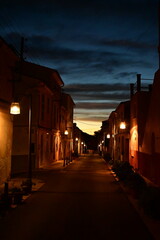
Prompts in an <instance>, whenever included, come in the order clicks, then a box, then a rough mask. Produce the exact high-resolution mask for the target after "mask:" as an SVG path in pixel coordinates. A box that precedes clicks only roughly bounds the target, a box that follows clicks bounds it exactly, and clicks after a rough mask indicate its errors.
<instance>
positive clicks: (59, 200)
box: [0, 155, 153, 240]
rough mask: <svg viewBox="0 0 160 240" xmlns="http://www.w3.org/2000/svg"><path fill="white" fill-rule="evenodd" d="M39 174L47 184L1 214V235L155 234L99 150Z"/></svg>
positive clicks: (31, 238) (90, 237)
mask: <svg viewBox="0 0 160 240" xmlns="http://www.w3.org/2000/svg"><path fill="white" fill-rule="evenodd" d="M36 177H38V178H39V179H42V180H43V181H44V182H45V185H44V186H43V187H42V188H41V189H39V191H38V192H35V193H33V194H32V195H31V196H30V197H29V198H28V199H27V200H26V201H25V203H24V204H22V205H20V206H18V207H17V208H16V209H13V210H12V211H11V212H10V213H9V214H8V215H7V216H6V217H5V218H4V219H1V220H0V226H1V237H0V239H1V240H9V239H14V240H22V239H23V240H39V239H44V240H51V239H54V240H72V239H73V240H86V239H87V240H101V239H103V240H104V239H113V240H114V239H123V240H132V239H134V240H135V239H137V240H138V239H144V240H149V239H153V238H152V237H151V235H150V233H149V231H148V230H147V228H146V226H145V225H144V223H143V222H142V220H141V219H140V217H139V215H138V214H137V212H136V211H135V209H134V208H133V207H132V205H131V204H130V202H129V201H128V199H127V197H126V195H125V194H124V193H123V191H122V190H121V188H120V186H119V184H118V183H117V182H116V181H115V179H114V177H113V176H112V175H111V173H110V171H109V170H108V169H107V166H106V163H105V161H104V160H103V159H102V158H100V157H99V156H98V155H86V156H84V157H81V158H79V159H78V160H75V161H73V163H72V164H70V165H69V166H67V167H66V168H64V169H63V168H62V169H61V170H55V169H53V170H48V171H41V172H38V173H37V175H36Z"/></svg>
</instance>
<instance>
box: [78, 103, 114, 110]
mask: <svg viewBox="0 0 160 240" xmlns="http://www.w3.org/2000/svg"><path fill="white" fill-rule="evenodd" d="M116 107H117V103H109V102H108V103H107V102H105V103H104V102H103V103H97V102H77V103H76V108H78V109H80V108H82V109H89V110H92V109H99V110H100V109H106V110H107V109H114V108H116Z"/></svg>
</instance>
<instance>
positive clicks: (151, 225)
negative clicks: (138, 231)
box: [108, 166, 160, 240]
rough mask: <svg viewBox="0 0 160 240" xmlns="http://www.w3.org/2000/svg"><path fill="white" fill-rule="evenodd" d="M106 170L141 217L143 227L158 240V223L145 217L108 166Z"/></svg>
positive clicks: (159, 233) (159, 231) (159, 228)
mask: <svg viewBox="0 0 160 240" xmlns="http://www.w3.org/2000/svg"><path fill="white" fill-rule="evenodd" d="M108 169H109V170H110V172H111V174H112V175H113V176H114V178H115V180H116V181H117V182H118V183H119V185H120V186H121V188H122V189H123V191H124V192H125V194H126V196H127V198H128V200H129V201H130V203H131V204H132V206H133V207H134V208H135V210H136V211H137V213H138V214H139V216H140V217H141V219H142V220H143V222H144V223H145V225H146V226H147V227H148V229H149V231H150V232H151V233H152V235H153V236H154V238H155V240H159V239H160V221H158V220H155V219H152V218H150V217H149V216H147V215H146V214H145V213H144V211H143V209H142V208H140V206H139V205H138V200H136V199H134V198H133V197H132V196H131V195H130V194H128V192H127V189H126V188H125V186H124V185H123V184H122V183H121V182H120V181H119V180H118V178H117V177H116V175H115V173H114V172H113V171H112V169H111V168H110V167H109V166H108ZM146 181H147V180H146Z"/></svg>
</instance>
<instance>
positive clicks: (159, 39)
mask: <svg viewBox="0 0 160 240" xmlns="http://www.w3.org/2000/svg"><path fill="white" fill-rule="evenodd" d="M158 58H159V63H158V64H159V69H160V0H159V1H158Z"/></svg>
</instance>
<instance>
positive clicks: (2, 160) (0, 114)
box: [0, 106, 12, 184]
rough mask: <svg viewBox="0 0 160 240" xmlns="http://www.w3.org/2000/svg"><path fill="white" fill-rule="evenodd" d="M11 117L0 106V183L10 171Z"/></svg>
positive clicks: (7, 176)
mask: <svg viewBox="0 0 160 240" xmlns="http://www.w3.org/2000/svg"><path fill="white" fill-rule="evenodd" d="M11 149H12V117H11V115H10V114H9V112H7V110H5V109H3V107H2V106H0V184H2V183H4V182H5V181H6V180H7V178H9V176H10V172H11Z"/></svg>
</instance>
